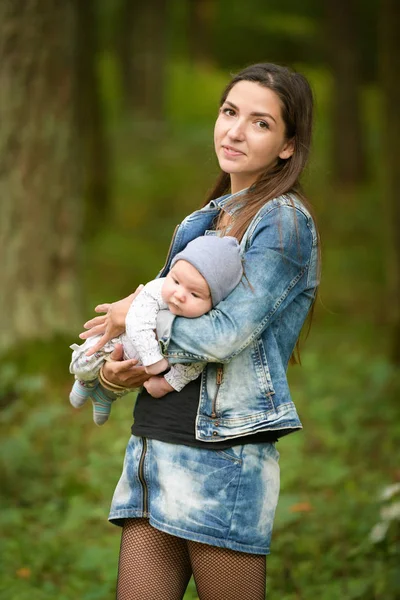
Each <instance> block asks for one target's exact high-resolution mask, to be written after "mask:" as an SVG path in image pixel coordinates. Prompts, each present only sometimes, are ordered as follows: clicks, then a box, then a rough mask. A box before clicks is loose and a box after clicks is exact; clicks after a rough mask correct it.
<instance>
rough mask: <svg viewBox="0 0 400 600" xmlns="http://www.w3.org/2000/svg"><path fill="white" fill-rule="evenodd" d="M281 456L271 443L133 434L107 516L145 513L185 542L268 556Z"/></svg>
mask: <svg viewBox="0 0 400 600" xmlns="http://www.w3.org/2000/svg"><path fill="white" fill-rule="evenodd" d="M278 460H279V452H278V451H277V450H276V448H275V444H273V443H265V444H245V445H241V446H234V447H232V448H228V449H226V450H214V449H210V450H209V449H208V448H195V447H191V446H184V445H178V444H169V443H166V442H160V441H158V440H153V439H149V438H142V437H136V436H134V435H132V436H131V438H130V440H129V443H128V447H127V450H126V455H125V461H124V467H123V472H122V475H121V478H120V480H119V482H118V484H117V487H116V489H115V492H114V496H113V499H112V504H111V510H110V515H109V520H110V521H111V522H112V523H114V524H116V525H120V526H122V525H123V524H124V520H125V519H127V518H135V517H147V518H148V519H149V522H150V525H152V526H153V527H155V528H156V529H159V530H161V531H164V532H166V533H169V534H172V535H175V536H178V537H181V538H184V539H187V540H193V541H197V542H203V543H205V544H211V545H212V546H220V547H223V548H230V549H232V550H237V551H240V552H249V553H252V554H269V552H270V540H271V533H272V526H273V521H274V515H275V509H276V505H277V501H278V496H279V465H278Z"/></svg>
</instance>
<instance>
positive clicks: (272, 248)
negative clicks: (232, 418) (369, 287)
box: [161, 205, 315, 363]
mask: <svg viewBox="0 0 400 600" xmlns="http://www.w3.org/2000/svg"><path fill="white" fill-rule="evenodd" d="M312 245H313V236H312V232H311V230H310V227H309V225H308V220H307V217H306V216H305V215H304V213H303V212H301V211H299V210H297V209H295V208H293V207H291V206H286V205H285V206H280V207H274V208H273V209H272V210H271V211H269V212H268V213H267V214H266V215H264V217H263V218H262V219H261V220H260V223H259V224H258V225H257V227H256V229H255V232H254V235H253V238H252V241H251V244H250V247H249V249H248V251H247V252H246V254H245V263H244V264H245V271H246V276H247V278H248V280H249V282H250V284H251V286H252V289H251V288H250V286H249V285H248V283H246V282H241V283H239V285H238V286H237V287H236V288H235V289H234V290H233V292H232V293H231V294H230V295H229V296H228V297H227V298H226V299H225V300H223V301H222V302H220V303H219V304H218V305H217V307H216V308H214V309H213V310H211V311H210V312H209V313H207V314H206V315H203V316H202V317H199V318H198V319H185V318H182V317H177V318H176V319H175V320H174V322H173V324H172V328H171V329H170V336H168V335H165V336H164V337H163V338H162V340H161V343H162V346H163V350H164V355H165V356H166V357H167V358H168V360H170V361H171V362H174V361H175V362H193V361H206V362H221V363H224V362H229V361H230V360H231V359H232V358H233V357H234V356H235V355H236V354H239V353H240V352H241V351H242V350H243V349H244V348H245V347H246V346H248V345H249V344H250V343H251V342H253V341H254V340H255V339H257V338H258V337H259V336H260V334H261V333H262V331H263V330H264V329H265V328H266V327H267V326H268V325H269V324H270V323H271V322H272V321H273V320H274V319H276V318H277V317H278V316H279V314H280V313H281V312H282V311H283V310H285V308H286V307H287V306H288V305H289V304H290V303H291V302H292V301H293V299H294V298H295V297H296V296H297V295H298V294H300V293H301V292H303V291H304V290H306V289H310V287H312V284H311V286H310V283H309V280H308V276H307V274H308V269H309V266H310V261H311V257H312ZM311 279H312V278H311ZM314 285H315V283H314Z"/></svg>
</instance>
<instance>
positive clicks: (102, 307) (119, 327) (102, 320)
mask: <svg viewBox="0 0 400 600" xmlns="http://www.w3.org/2000/svg"><path fill="white" fill-rule="evenodd" d="M142 289H143V285H139V287H138V288H137V289H136V291H135V292H134V293H133V294H131V295H130V296H128V297H127V298H123V299H122V300H119V301H118V302H113V303H112V304H99V305H98V306H96V308H95V309H94V310H95V311H96V312H105V313H107V314H105V315H102V316H101V317H94V319H90V321H87V322H86V323H85V324H84V327H85V329H87V330H88V331H84V332H83V333H80V334H79V337H80V338H81V339H82V340H86V339H87V338H89V337H92V336H94V335H101V336H102V337H101V338H100V339H99V341H98V343H97V344H96V345H95V346H93V348H91V349H90V350H89V351H88V352H87V353H86V356H92V354H95V352H98V350H100V349H101V348H102V347H103V346H104V344H106V343H107V342H109V341H110V340H111V339H112V338H115V337H118V336H119V335H120V334H121V333H123V332H124V331H125V317H126V315H127V312H128V310H129V308H130V305H131V304H132V301H133V300H134V299H135V298H136V296H137V295H138V294H139V293H140V292H141V291H142Z"/></svg>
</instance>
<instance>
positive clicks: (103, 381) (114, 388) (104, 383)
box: [99, 365, 129, 393]
mask: <svg viewBox="0 0 400 600" xmlns="http://www.w3.org/2000/svg"><path fill="white" fill-rule="evenodd" d="M103 367H104V365H102V367H101V369H100V372H99V379H100V383H101V384H102V386H103V387H105V388H106V390H109V391H110V392H116V393H118V392H126V391H127V390H128V389H129V388H126V387H124V386H123V385H118V384H117V383H112V382H111V381H108V379H107V378H106V377H105V376H104V373H103Z"/></svg>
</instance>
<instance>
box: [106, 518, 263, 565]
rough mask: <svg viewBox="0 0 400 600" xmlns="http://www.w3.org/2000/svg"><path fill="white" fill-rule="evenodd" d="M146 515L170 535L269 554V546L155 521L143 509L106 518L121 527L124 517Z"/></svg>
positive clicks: (160, 529) (236, 549)
mask: <svg viewBox="0 0 400 600" xmlns="http://www.w3.org/2000/svg"><path fill="white" fill-rule="evenodd" d="M146 517H148V518H149V523H150V525H151V526H152V527H154V528H155V529H158V530H159V531H163V532H164V533H169V534H170V535H174V536H176V537H180V538H183V539H185V540H190V541H192V542H200V543H203V544H209V545H210V546H218V547H219V548H227V549H229V550H235V551H236V552H245V553H247V554H262V555H265V556H267V555H268V554H270V549H269V547H262V546H248V545H247V544H241V543H240V542H235V541H234V540H228V539H223V538H216V537H212V536H210V535H206V534H203V533H195V532H193V531H187V530H186V529H181V528H180V527H174V526H173V525H167V524H165V523H160V521H157V519H154V517H152V516H151V515H148V514H145V513H143V511H138V510H134V509H124V510H117V511H113V512H112V513H110V515H109V517H108V520H109V521H110V523H112V524H113V525H117V526H119V527H123V525H124V520H125V519H137V518H146Z"/></svg>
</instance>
